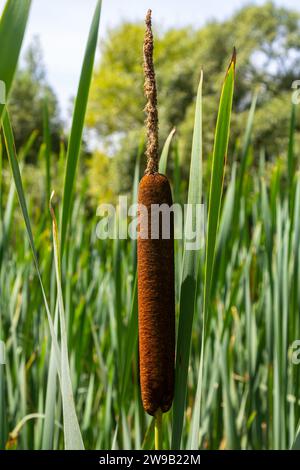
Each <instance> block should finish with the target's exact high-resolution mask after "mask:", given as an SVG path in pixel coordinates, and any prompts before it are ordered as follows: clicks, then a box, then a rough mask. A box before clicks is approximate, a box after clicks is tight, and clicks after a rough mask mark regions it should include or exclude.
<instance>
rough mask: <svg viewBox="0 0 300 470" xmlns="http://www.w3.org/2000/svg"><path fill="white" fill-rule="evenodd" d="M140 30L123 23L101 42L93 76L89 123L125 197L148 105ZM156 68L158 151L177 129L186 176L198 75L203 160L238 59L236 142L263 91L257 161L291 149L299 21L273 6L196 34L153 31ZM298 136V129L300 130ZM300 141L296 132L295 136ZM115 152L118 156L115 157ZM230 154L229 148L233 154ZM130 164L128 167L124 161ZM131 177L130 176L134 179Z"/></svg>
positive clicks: (241, 14)
mask: <svg viewBox="0 0 300 470" xmlns="http://www.w3.org/2000/svg"><path fill="white" fill-rule="evenodd" d="M143 31H144V26H143V25H142V24H123V25H121V26H119V27H118V28H116V29H114V30H112V31H110V32H109V34H108V36H107V38H106V40H105V42H104V43H102V53H101V59H100V62H99V64H98V67H97V69H96V71H95V73H94V79H93V83H92V89H91V100H90V106H89V110H88V116H87V122H88V125H89V126H90V127H92V128H93V129H96V131H97V133H98V136H99V138H100V139H101V142H102V143H103V142H104V144H105V143H106V144H109V145H110V153H113V155H114V156H115V157H116V159H117V162H118V165H117V166H118V167H119V178H118V181H119V183H118V185H117V187H116V190H117V191H118V190H125V191H126V190H128V189H129V188H130V186H131V181H128V177H127V175H128V171H127V170H130V168H132V166H131V165H130V162H129V161H130V160H132V159H134V156H135V155H136V148H137V146H138V139H137V138H136V136H137V135H138V134H139V132H140V129H141V127H142V125H143V114H142V112H141V110H142V109H143V108H144V104H145V99H144V97H143V78H142V48H141V44H142V38H143ZM155 38H156V41H155V51H154V53H155V57H154V58H155V66H156V72H157V81H158V101H159V119H160V135H161V144H162V143H163V142H164V141H165V139H166V137H167V135H168V134H169V132H170V130H171V129H172V128H173V127H174V126H175V127H176V128H177V132H178V136H179V137H180V155H181V159H182V165H183V173H184V176H185V177H187V176H188V165H187V161H188V158H189V155H190V152H191V141H192V131H193V119H194V118H193V110H194V99H195V96H196V89H197V83H198V80H199V74H200V68H201V67H203V70H204V73H205V76H206V77H208V78H209V79H208V80H207V81H206V83H204V88H203V129H204V133H203V145H204V160H206V159H207V156H208V155H209V154H211V152H212V146H213V132H214V127H215V122H216V117H217V107H216V103H217V93H218V90H219V88H220V85H221V83H222V80H223V73H224V72H223V71H224V68H225V67H226V59H225V58H226V57H228V56H229V55H230V53H231V52H232V49H233V46H235V47H236V48H237V52H238V66H237V77H238V82H237V88H236V94H235V98H234V107H233V115H232V122H233V126H232V136H233V139H232V143H234V142H235V141H236V139H237V138H238V137H239V136H240V135H241V133H242V132H243V129H244V126H245V121H246V116H247V110H248V108H249V106H250V103H251V100H252V96H253V94H254V92H255V91H256V90H257V88H259V92H260V93H259V99H258V105H257V117H256V120H255V129H254V135H253V140H254V143H255V149H256V154H257V155H258V154H259V152H260V147H262V146H264V147H265V148H266V151H267V155H268V157H272V156H274V155H277V153H280V152H283V151H285V149H286V146H287V136H288V132H287V129H288V123H289V115H290V95H291V93H290V92H291V84H292V82H293V80H295V79H297V78H298V77H299V74H300V65H299V64H300V27H299V14H298V13H295V12H292V11H289V10H287V9H285V8H279V7H277V6H275V5H274V4H272V3H267V4H265V5H263V6H248V7H245V8H243V9H242V10H240V11H238V12H237V13H236V14H235V15H233V16H232V18H230V19H229V20H226V21H224V22H222V23H217V22H212V23H209V24H207V25H205V26H204V27H203V28H201V29H200V30H199V31H197V30H192V29H181V30H171V31H166V32H160V31H159V30H157V31H155ZM297 129H298V130H299V125H298V128H297ZM296 139H298V140H299V133H298V135H297V136H296ZM112 148H113V151H112V150H111V149H112ZM232 152H233V147H232V145H231V147H230V154H232ZM124 161H126V164H125V165H124V164H123V162H124ZM131 174H132V173H131Z"/></svg>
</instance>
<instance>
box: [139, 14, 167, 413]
mask: <svg viewBox="0 0 300 470" xmlns="http://www.w3.org/2000/svg"><path fill="white" fill-rule="evenodd" d="M144 73H145V85H144V91H145V96H146V98H147V105H146V108H145V111H146V114H147V118H146V127H147V150H146V155H147V168H146V171H145V175H144V177H143V178H142V180H141V181H140V184H139V194H138V202H139V205H140V206H139V236H138V244H137V246H138V307H139V358H140V382H141V393H142V401H143V406H144V409H145V411H147V412H148V413H149V414H151V415H155V414H156V413H157V412H166V411H168V410H169V408H170V407H171V405H172V400H173V393H174V356H175V292H174V220H173V213H171V214H170V232H169V234H167V235H169V236H168V237H167V238H163V230H162V214H160V216H159V219H158V220H159V224H158V228H159V230H158V232H157V233H158V237H157V238H151V231H152V228H153V224H154V219H153V217H152V214H151V207H153V205H154V204H157V205H162V204H167V206H169V207H171V206H172V194H171V188H170V184H169V181H168V179H167V177H166V176H164V175H162V174H160V173H158V116H157V98H156V84H155V73H154V66H153V35H152V31H151V10H149V11H148V13H147V17H146V33H145V40H144ZM141 205H142V206H143V207H144V208H146V209H147V211H145V210H142V208H141ZM156 220H157V219H156Z"/></svg>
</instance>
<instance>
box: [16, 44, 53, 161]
mask: <svg viewBox="0 0 300 470" xmlns="http://www.w3.org/2000/svg"><path fill="white" fill-rule="evenodd" d="M45 100H47V106H48V110H49V116H50V123H49V126H50V132H51V140H52V149H53V151H54V152H55V153H58V151H59V142H60V139H61V135H62V126H61V122H60V119H59V110H58V102H57V98H56V96H55V94H54V92H53V90H52V89H51V87H50V86H49V84H48V83H47V80H46V72H45V68H44V65H43V58H42V51H41V47H40V43H39V41H38V39H37V38H36V39H35V40H34V41H33V43H32V44H31V45H30V46H29V48H28V50H27V51H26V53H25V56H24V62H23V64H22V66H21V67H20V68H19V69H18V71H17V73H16V77H15V80H14V85H13V87H12V91H11V95H10V99H9V107H10V109H11V113H12V124H13V128H14V134H15V140H16V147H17V149H18V150H19V149H20V148H21V147H22V146H23V145H24V143H25V142H26V141H27V139H28V138H29V136H30V134H31V132H32V131H33V130H37V131H38V137H37V139H36V142H35V144H34V145H33V147H32V149H31V151H30V152H29V155H28V158H27V160H28V161H30V162H31V163H35V162H36V160H37V155H38V151H39V148H40V145H41V142H42V140H43V129H44V125H43V124H44V123H43V115H44V103H45Z"/></svg>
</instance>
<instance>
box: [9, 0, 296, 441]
mask: <svg viewBox="0 0 300 470" xmlns="http://www.w3.org/2000/svg"><path fill="white" fill-rule="evenodd" d="M29 7H30V1H22V2H16V1H12V0H9V1H8V2H7V6H6V9H5V11H4V13H3V16H2V18H1V21H0V44H1V47H0V77H7V83H8V85H9V86H10V84H11V81H12V77H13V74H14V71H15V69H16V65H17V59H18V56H19V52H20V47H21V43H22V38H23V34H24V29H25V25H26V19H27V16H28V12H29ZM100 9H101V2H98V3H97V8H96V11H95V16H94V19H93V21H92V25H91V30H90V35H89V38H88V42H87V48H86V53H85V57H84V59H83V67H82V73H81V78H80V83H79V87H78V95H77V98H76V104H75V109H74V115H73V124H72V129H71V134H70V138H69V144H68V148H67V149H66V152H64V151H62V155H61V158H62V160H61V161H62V163H61V162H60V164H62V165H63V167H64V171H65V178H64V187H63V188H62V189H63V190H62V192H61V193H62V202H59V203H58V204H55V200H52V205H51V215H52V221H51V216H50V214H49V210H48V202H47V200H48V196H49V188H52V187H53V184H54V180H53V179H52V177H51V174H52V172H51V171H50V173H49V172H48V171H47V168H49V167H48V166H47V165H48V164H47V160H46V159H47V158H48V157H47V154H45V161H43V162H39V164H40V165H41V172H44V184H43V187H44V192H45V194H44V196H45V197H44V198H42V199H41V201H42V202H40V207H39V208H37V207H35V206H34V204H33V201H32V200H31V197H32V195H30V194H26V192H25V190H24V186H23V178H22V165H19V162H18V156H17V155H16V152H15V148H14V139H13V130H12V128H11V125H10V119H9V112H7V110H6V108H4V107H2V108H1V120H2V131H1V132H2V137H1V146H0V149H1V150H0V157H1V162H2V160H3V164H1V165H0V168H1V181H2V182H3V184H2V185H1V211H0V225H1V233H0V235H1V236H0V294H1V295H0V299H1V302H0V337H1V339H2V338H3V339H4V341H5V348H6V363H5V365H3V364H1V365H0V448H10V449H14V448H16V449H63V448H83V447H84V448H86V449H118V448H119V449H152V448H154V439H153V428H154V420H153V417H152V416H149V415H148V414H147V413H145V412H144V409H143V403H142V400H141V398H140V383H139V367H138V290H137V284H138V283H137V275H136V273H137V265H136V255H135V253H136V243H135V241H134V240H99V239H97V237H96V231H95V220H94V218H91V217H90V216H89V214H88V213H87V211H86V206H85V198H86V195H85V190H84V188H82V189H81V188H79V190H78V191H76V193H75V191H74V187H75V183H76V170H77V165H78V158H79V150H80V143H81V136H82V129H83V124H84V114H85V107H86V103H87V99H88V90H89V85H90V79H91V73H92V68H93V61H94V55H95V48H96V43H97V36H98V25H99V18H100ZM7 25H9V26H10V29H11V30H13V31H14V37H12V36H11V35H10V34H6V33H7V27H8V26H7ZM3 44H5V47H3V46H2V45H3ZM7 50H9V51H11V53H10V54H9V55H7V54H6V53H5V51H7ZM237 63H238V59H237ZM195 67H198V64H195ZM224 74H225V79H224V82H223V84H222V83H220V91H221V94H220V106H219V117H218V120H217V124H216V132H215V146H214V150H213V154H212V157H211V156H203V159H205V160H207V161H208V165H209V173H210V175H211V179H210V187H209V188H208V187H206V184H204V183H203V182H202V180H203V176H202V173H203V171H202V150H201V149H202V145H201V143H202V119H201V108H202V96H201V95H202V81H203V80H205V79H206V78H205V64H204V76H203V75H202V74H201V77H200V83H199V89H198V95H197V97H196V101H195V127H194V136H193V149H192V155H191V162H190V178H189V188H188V194H186V193H185V191H184V186H183V185H182V184H180V172H181V168H180V158H177V156H178V144H177V141H176V138H174V132H172V133H171V135H170V138H169V140H168V142H167V143H166V146H165V148H164V151H163V154H162V156H161V160H160V164H159V165H160V172H161V173H165V174H166V175H167V176H168V177H169V179H170V181H171V182H173V183H176V182H177V183H176V184H172V193H173V194H172V196H173V200H174V202H179V203H183V202H186V200H188V201H189V202H192V203H196V202H201V201H204V202H206V203H207V204H206V207H208V229H207V231H206V243H205V247H204V248H203V247H202V248H201V249H199V250H198V251H197V252H191V251H189V250H187V249H186V243H185V241H184V240H175V244H174V258H175V273H174V276H175V295H174V301H175V314H176V338H177V345H176V368H175V391H174V393H175V394H174V402H173V406H172V408H171V409H170V410H169V411H168V412H166V413H165V414H164V432H163V435H162V442H161V446H162V447H163V448H165V449H169V448H172V447H173V448H179V447H181V448H183V449H189V448H206V449H238V448H242V449H288V448H290V447H291V446H293V445H294V446H295V447H296V448H297V447H299V445H300V442H299V434H298V438H297V437H296V436H297V426H298V423H299V418H300V383H299V382H300V380H299V379H300V374H299V370H300V369H299V365H298V366H297V365H296V364H293V362H292V349H291V346H292V344H293V341H294V340H297V339H300V325H299V323H300V317H299V302H300V272H299V268H298V267H299V255H300V252H299V247H300V245H299V237H300V211H299V207H300V176H299V172H298V164H299V161H298V156H297V153H296V150H295V149H294V139H293V135H294V122H295V116H296V114H295V110H293V112H292V122H291V132H290V145H289V148H288V149H287V154H286V156H285V157H284V158H282V157H280V156H276V155H275V156H274V158H273V161H272V163H270V162H269V161H266V159H265V155H264V151H263V148H262V149H253V148H252V145H251V135H252V127H253V121H254V119H255V104H256V97H255V96H254V97H253V104H252V107H251V109H250V111H249V118H248V124H247V128H246V131H245V135H244V138H243V139H242V140H241V142H238V143H237V145H236V146H235V152H234V153H233V154H231V155H228V157H227V161H226V162H225V156H226V154H227V144H228V139H229V124H230V109H231V104H232V96H233V92H234V90H233V87H234V80H238V74H237V77H236V78H235V54H234V56H233V58H232V60H231V61H230V65H229V68H228V70H227V72H226V71H225V70H224ZM9 86H8V91H9ZM45 120H47V113H45ZM45 125H47V123H45ZM46 134H47V133H46V132H45V135H46ZM172 139H173V140H172ZM171 140H172V144H171V145H170V141H171ZM44 144H45V143H44ZM27 148H28V147H27ZM65 153H66V155H64V154H65ZM254 154H255V155H259V157H257V158H256V159H255V160H254V159H253V155H254ZM6 157H8V161H9V165H10V169H11V171H10V172H9V171H8V163H7V161H6ZM23 157H24V156H23ZM139 158H140V156H137V162H138V161H139ZM171 159H172V163H173V165H172V168H173V171H174V173H173V172H170V171H169V168H170V167H171V166H170V165H168V162H170V160H171ZM140 177H141V175H140V174H139V165H138V164H137V166H136V171H135V176H134V185H133V192H132V200H133V201H136V200H137V190H136V188H137V187H138V182H139V180H140ZM143 178H146V180H147V179H149V178H150V179H152V180H153V179H154V178H157V176H155V175H151V174H150V175H146V176H144V177H143ZM146 180H145V184H146V185H147V182H146ZM142 181H143V180H142ZM157 184H159V185H164V187H165V188H167V186H168V184H167V183H166V179H164V177H159V182H158V183H157ZM151 187H152V188H154V187H155V186H154V185H152V186H151ZM161 188H162V186H160V189H159V191H161ZM55 189H56V188H55ZM142 190H143V185H142V186H141V187H140V197H141V198H142V199H143V200H144V197H145V195H144V193H143V192H142ZM160 194H162V193H160ZM147 197H148V195H147V196H146V198H147ZM151 198H152V195H151ZM163 199H166V202H167V203H168V204H171V199H170V193H169V189H166V192H165V193H164V198H163ZM18 201H19V202H18ZM37 209H38V210H39V215H38V217H36V211H37ZM60 209H61V210H60ZM51 228H52V234H51ZM142 256H144V255H143V254H142ZM147 256H148V254H147ZM151 256H154V257H156V256H157V253H156V252H154V253H151ZM156 261H157V260H156ZM171 274H172V273H171ZM158 275H159V276H161V272H159V273H158ZM171 277H172V275H171ZM168 279H169V278H168ZM139 281H140V280H139ZM142 284H143V283H142ZM139 287H140V288H141V286H139ZM139 290H140V289H139ZM164 295H167V296H168V295H171V293H170V291H168V292H167V293H166V292H164ZM139 296H140V291H139ZM172 296H173V294H172ZM141 302H142V305H143V299H142V300H141V299H140V297H139V303H140V305H141ZM170 302H171V300H170V301H169V300H168V302H167V303H168V305H167V307H166V308H167V310H168V309H169V308H170V306H169V304H170ZM172 310H173V308H172ZM170 313H172V312H170ZM163 327H166V329H168V332H165V333H166V334H169V329H170V328H172V326H170V325H169V326H168V325H167V326H165V325H163ZM151 328H152V326H151ZM160 328H162V325H160ZM146 340H147V338H146ZM158 341H161V338H160V337H159V338H158ZM156 347H157V343H155V344H154V348H156ZM172 348H173V345H172V347H171V349H172ZM160 351H161V350H160ZM160 353H161V352H159V354H160ZM171 382H172V379H170V383H171ZM142 387H143V384H142ZM170 389H171V387H170ZM70 396H71V400H69V399H68V398H70ZM150 401H151V407H149V409H148V410H147V411H150V412H151V413H152V414H153V413H155V411H156V410H155V408H156V406H159V407H162V399H161V397H160V398H159V399H158V401H157V404H156V405H155V406H154V407H152V403H153V399H152V398H151V400H150ZM166 402H167V405H166V407H165V409H164V410H163V411H167V409H168V408H169V405H170V404H171V399H170V400H169V399H168V400H166ZM144 406H145V400H144ZM145 408H146V409H147V405H146V406H145Z"/></svg>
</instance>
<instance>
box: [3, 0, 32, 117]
mask: <svg viewBox="0 0 300 470" xmlns="http://www.w3.org/2000/svg"><path fill="white" fill-rule="evenodd" d="M30 5H31V0H21V1H20V0H8V1H7V2H6V4H5V8H4V11H3V13H2V16H1V20H0V44H1V47H0V80H2V81H3V82H4V83H5V89H6V90H5V91H6V101H7V98H8V95H9V92H10V89H11V85H12V81H13V77H14V74H15V71H16V68H17V63H18V59H19V54H20V50H21V46H22V42H23V37H24V33H25V28H26V24H27V20H28V15H29V10H30ZM3 111H4V104H1V103H0V121H1V120H2V115H3Z"/></svg>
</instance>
